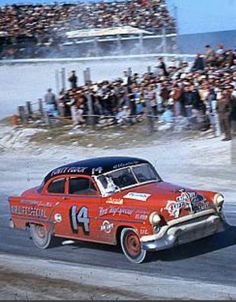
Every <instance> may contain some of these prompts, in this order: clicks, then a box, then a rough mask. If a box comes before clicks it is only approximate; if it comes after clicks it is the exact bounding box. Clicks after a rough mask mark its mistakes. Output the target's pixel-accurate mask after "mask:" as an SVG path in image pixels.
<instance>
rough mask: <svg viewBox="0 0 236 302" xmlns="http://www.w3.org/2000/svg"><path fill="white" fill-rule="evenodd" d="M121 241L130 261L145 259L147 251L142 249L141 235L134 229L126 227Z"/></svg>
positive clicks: (139, 261)
mask: <svg viewBox="0 0 236 302" xmlns="http://www.w3.org/2000/svg"><path fill="white" fill-rule="evenodd" d="M120 243H121V247H122V250H123V253H124V254H125V256H126V257H127V258H128V259H129V261H131V262H134V263H141V262H143V261H144V260H145V258H146V254H147V252H146V251H145V250H143V249H142V246H141V242H140V239H139V236H138V234H137V233H136V232H135V230H134V229H131V228H124V229H123V230H122V232H121V235H120Z"/></svg>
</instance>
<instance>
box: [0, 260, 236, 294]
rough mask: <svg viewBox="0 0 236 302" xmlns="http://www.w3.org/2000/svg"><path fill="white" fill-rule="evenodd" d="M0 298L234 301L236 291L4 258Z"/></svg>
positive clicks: (229, 287)
mask: <svg viewBox="0 0 236 302" xmlns="http://www.w3.org/2000/svg"><path fill="white" fill-rule="evenodd" d="M0 260H1V265H0V277H1V278H0V285H1V287H0V297H1V299H7V300H17V299H24V300H35V299H42V300H45V299H50V300H51V299H55V300H57V299H60V300H61V299H71V300H72V299H73V300H74V299H75V300H83V299H84V300H109V299H110V300H154V299H155V300H159V299H161V300H163V299H193V300H201V299H207V300H214V299H216V300H217V299H219V300H230V299H235V298H236V288H235V287H232V286H223V285H222V286H219V285H216V284H212V283H210V282H195V281H187V280H182V279H180V278H176V279H167V278H162V277H161V276H160V277H156V276H148V275H146V274H140V273H137V272H130V271H128V270H122V271H121V270H119V269H108V268H102V267H101V268H99V267H92V266H88V265H81V264H80V265H78V264H75V265H72V264H71V263H66V262H60V261H52V260H40V259H35V258H32V259H30V258H26V257H22V256H21V257H19V256H10V255H2V254H0Z"/></svg>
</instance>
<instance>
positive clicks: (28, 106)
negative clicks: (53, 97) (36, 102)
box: [26, 101, 33, 118]
mask: <svg viewBox="0 0 236 302" xmlns="http://www.w3.org/2000/svg"><path fill="white" fill-rule="evenodd" d="M32 115H33V112H32V106H31V102H30V101H27V102H26V116H27V118H32Z"/></svg>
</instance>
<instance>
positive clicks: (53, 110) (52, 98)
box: [44, 88, 57, 116]
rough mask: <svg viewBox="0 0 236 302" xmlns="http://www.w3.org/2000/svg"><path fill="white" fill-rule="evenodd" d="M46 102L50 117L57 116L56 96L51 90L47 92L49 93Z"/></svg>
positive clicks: (45, 97)
mask: <svg viewBox="0 0 236 302" xmlns="http://www.w3.org/2000/svg"><path fill="white" fill-rule="evenodd" d="M44 101H45V104H46V111H47V113H48V115H51V116H55V115H57V102H56V95H55V94H54V93H53V92H52V89H51V88H49V89H48V90H47V93H46V94H45V96H44Z"/></svg>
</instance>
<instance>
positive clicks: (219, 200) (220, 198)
mask: <svg viewBox="0 0 236 302" xmlns="http://www.w3.org/2000/svg"><path fill="white" fill-rule="evenodd" d="M224 200H225V199H224V195H223V194H220V193H217V194H215V196H214V198H213V202H214V205H215V206H216V207H218V208H220V207H222V206H223V203H224Z"/></svg>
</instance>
